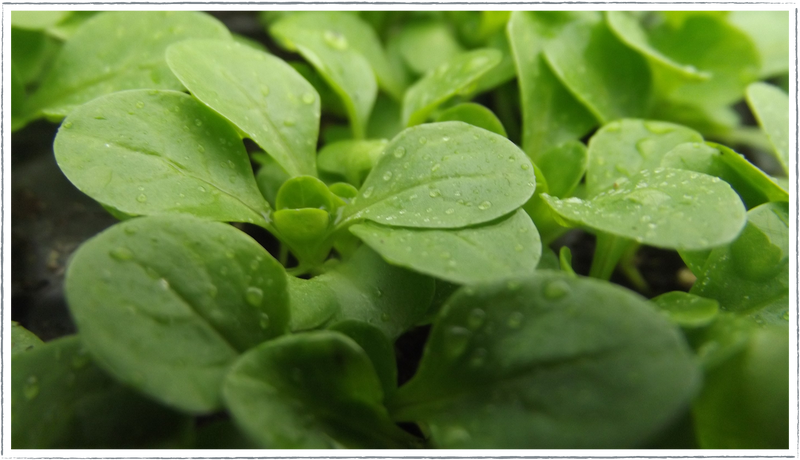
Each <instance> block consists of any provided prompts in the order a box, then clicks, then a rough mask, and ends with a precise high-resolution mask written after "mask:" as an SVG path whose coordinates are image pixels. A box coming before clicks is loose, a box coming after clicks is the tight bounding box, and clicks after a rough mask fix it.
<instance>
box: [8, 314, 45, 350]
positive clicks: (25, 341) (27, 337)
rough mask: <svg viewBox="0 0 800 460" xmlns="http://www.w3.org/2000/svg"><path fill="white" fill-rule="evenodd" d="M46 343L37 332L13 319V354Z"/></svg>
mask: <svg viewBox="0 0 800 460" xmlns="http://www.w3.org/2000/svg"><path fill="white" fill-rule="evenodd" d="M42 344H44V342H42V339H40V338H39V337H36V334H34V333H33V332H31V331H29V330H27V329H25V328H24V327H22V326H20V324H19V323H18V322H16V321H11V354H12V355H13V354H16V353H22V352H26V351H30V350H33V349H34V348H36V347H38V346H39V345H42Z"/></svg>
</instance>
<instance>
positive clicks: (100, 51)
mask: <svg viewBox="0 0 800 460" xmlns="http://www.w3.org/2000/svg"><path fill="white" fill-rule="evenodd" d="M189 38H219V39H229V38H230V33H229V32H228V30H227V29H226V28H225V26H224V25H223V24H222V23H221V22H219V21H217V20H216V19H214V18H212V17H211V16H209V15H207V14H202V13H195V12H189V11H160V12H145V11H111V12H105V13H101V14H98V15H96V16H94V17H92V18H91V19H89V20H88V21H86V23H85V24H84V25H83V26H82V27H81V28H80V29H79V30H78V31H77V32H76V33H75V35H73V36H72V38H70V39H69V40H68V41H67V42H66V43H65V44H64V48H63V49H62V51H61V53H60V54H59V55H58V58H57V59H56V60H55V62H54V63H53V66H52V68H51V69H50V71H49V72H48V74H47V76H46V77H45V79H44V81H42V85H41V86H40V87H39V89H38V91H36V93H34V94H33V95H32V96H31V99H30V103H29V107H30V109H31V111H32V112H34V113H44V114H45V115H47V116H48V117H57V118H61V117H64V116H66V115H67V114H68V113H70V112H71V111H72V110H73V109H75V108H76V107H77V106H79V105H81V104H83V103H85V102H88V101H90V100H92V99H94V98H96V97H98V96H102V95H104V94H109V93H112V92H115V91H121V90H126V89H139V88H148V89H174V90H180V89H183V87H182V86H181V83H180V82H179V81H178V80H177V79H176V78H175V77H174V76H173V75H172V72H170V70H169V67H167V63H166V62H165V60H164V50H166V49H167V47H168V46H169V45H171V44H172V43H175V42H178V41H181V40H186V39H189Z"/></svg>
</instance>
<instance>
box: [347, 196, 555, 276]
mask: <svg viewBox="0 0 800 460" xmlns="http://www.w3.org/2000/svg"><path fill="white" fill-rule="evenodd" d="M350 231H351V232H353V234H355V235H356V236H358V237H359V238H361V239H362V240H363V241H364V242H365V243H367V244H368V245H369V246H370V247H371V248H372V249H374V250H375V251H377V252H378V254H380V255H381V256H382V257H383V258H384V259H386V260H387V261H388V262H389V263H391V264H394V265H399V266H401V267H406V268H410V269H411V270H414V271H417V272H420V273H425V274H427V275H431V276H434V277H436V278H440V279H443V280H446V281H450V282H453V283H458V284H471V283H478V282H488V281H494V280H498V279H505V278H510V277H514V276H524V275H532V274H533V272H534V270H536V265H537V264H538V263H539V257H540V256H541V253H542V243H541V241H540V239H539V233H538V232H537V231H536V227H535V226H534V225H533V222H531V219H530V217H528V215H527V214H526V213H525V211H522V210H518V211H517V212H515V213H513V214H512V215H511V216H510V217H508V218H504V219H502V220H501V221H499V222H492V223H489V224H486V225H482V226H479V227H469V228H465V229H455V230H436V229H432V230H423V229H404V228H392V227H385V226H382V225H378V224H373V223H364V224H358V225H354V226H352V227H350Z"/></svg>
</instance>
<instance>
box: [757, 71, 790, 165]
mask: <svg viewBox="0 0 800 460" xmlns="http://www.w3.org/2000/svg"><path fill="white" fill-rule="evenodd" d="M747 103H748V105H750V108H751V109H752V110H753V113H754V115H755V116H756V119H757V120H758V124H759V125H761V128H762V129H763V130H764V132H766V133H767V137H768V138H769V142H770V143H771V144H772V148H773V149H774V150H775V156H776V157H777V158H778V161H780V163H781V167H783V172H785V173H787V174H788V172H789V96H788V95H787V94H786V93H784V92H783V91H781V90H780V89H779V88H777V87H774V86H772V85H768V84H766V83H753V84H752V85H750V86H748V87H747Z"/></svg>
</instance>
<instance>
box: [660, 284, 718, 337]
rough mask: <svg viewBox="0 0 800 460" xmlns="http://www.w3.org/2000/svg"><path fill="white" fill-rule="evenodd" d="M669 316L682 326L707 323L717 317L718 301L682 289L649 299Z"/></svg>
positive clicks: (689, 326) (698, 325) (694, 326)
mask: <svg viewBox="0 0 800 460" xmlns="http://www.w3.org/2000/svg"><path fill="white" fill-rule="evenodd" d="M650 301H651V302H653V303H654V304H655V305H656V306H657V307H658V308H659V309H661V311H662V312H663V313H664V314H665V315H666V316H667V317H668V318H669V320H670V321H672V322H673V323H675V324H677V325H678V326H681V327H684V328H696V327H702V326H707V325H709V324H710V323H711V322H712V321H714V320H715V319H716V317H717V313H718V312H719V303H717V301H716V300H713V299H706V298H704V297H699V296H696V295H694V294H689V293H686V292H682V291H673V292H667V293H666V294H661V295H660V296H658V297H654V298H653V299H651V300H650Z"/></svg>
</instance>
